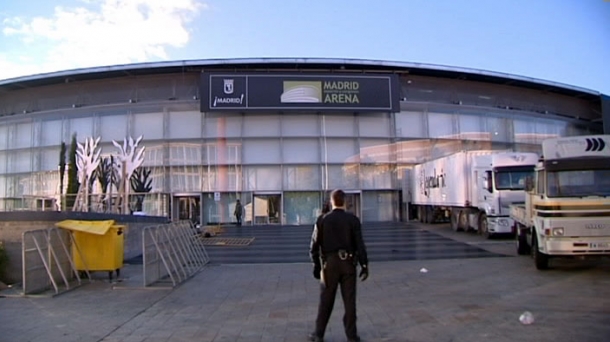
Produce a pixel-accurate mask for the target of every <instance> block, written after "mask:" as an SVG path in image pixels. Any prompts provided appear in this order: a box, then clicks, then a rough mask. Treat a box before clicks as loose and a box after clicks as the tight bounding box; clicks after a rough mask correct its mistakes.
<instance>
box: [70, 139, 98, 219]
mask: <svg viewBox="0 0 610 342" xmlns="http://www.w3.org/2000/svg"><path fill="white" fill-rule="evenodd" d="M99 142H100V137H98V138H97V139H95V140H94V139H93V138H86V139H85V143H84V144H81V143H78V142H77V149H76V168H77V175H78V182H79V183H80V184H81V185H80V188H79V189H78V193H77V195H76V199H75V201H74V209H73V210H78V209H80V210H83V211H87V210H88V209H89V180H90V179H91V176H92V175H93V173H94V172H95V170H96V169H97V167H98V165H99V164H100V160H101V158H100V155H101V153H102V150H101V149H100V148H98V146H97V145H98V143H99Z"/></svg>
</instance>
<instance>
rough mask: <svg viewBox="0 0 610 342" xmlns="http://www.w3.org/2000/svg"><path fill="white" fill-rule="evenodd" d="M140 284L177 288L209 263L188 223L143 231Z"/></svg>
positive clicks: (181, 222)
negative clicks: (162, 283)
mask: <svg viewBox="0 0 610 342" xmlns="http://www.w3.org/2000/svg"><path fill="white" fill-rule="evenodd" d="M142 259H143V263H142V264H143V283H144V284H143V285H144V286H145V287H146V286H151V285H153V284H155V283H158V282H171V284H172V286H176V285H178V284H180V283H181V282H183V281H185V280H187V279H188V278H190V277H192V276H193V275H194V274H195V273H197V272H199V271H200V270H201V269H202V268H203V267H204V266H205V265H206V264H207V263H208V262H209V261H210V258H209V257H208V254H207V251H206V250H205V247H204V246H203V245H202V244H201V243H199V237H198V234H197V233H196V230H195V229H194V227H193V226H192V223H191V222H190V221H179V222H172V223H169V224H162V225H156V226H151V227H146V228H144V229H143V230H142Z"/></svg>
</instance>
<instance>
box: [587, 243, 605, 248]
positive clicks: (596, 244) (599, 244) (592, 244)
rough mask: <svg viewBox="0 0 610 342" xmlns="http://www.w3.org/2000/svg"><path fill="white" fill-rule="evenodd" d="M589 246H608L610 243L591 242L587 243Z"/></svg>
mask: <svg viewBox="0 0 610 342" xmlns="http://www.w3.org/2000/svg"><path fill="white" fill-rule="evenodd" d="M589 246H591V248H608V247H610V243H608V242H591V243H590V244H589Z"/></svg>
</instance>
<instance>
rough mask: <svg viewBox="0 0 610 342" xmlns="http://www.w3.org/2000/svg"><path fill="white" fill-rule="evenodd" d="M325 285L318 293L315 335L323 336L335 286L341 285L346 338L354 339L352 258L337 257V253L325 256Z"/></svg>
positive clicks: (354, 275) (354, 301)
mask: <svg viewBox="0 0 610 342" xmlns="http://www.w3.org/2000/svg"><path fill="white" fill-rule="evenodd" d="M322 272H324V278H325V282H326V286H322V290H321V294H320V306H319V307H318V318H317V319H316V335H318V336H319V337H323V336H324V332H325V331H326V325H327V324H328V320H329V319H330V314H331V313H332V311H333V306H334V304H335V298H336V296H337V287H338V286H339V285H341V297H343V305H344V307H345V315H344V316H343V326H344V328H345V335H346V336H347V337H348V339H356V338H357V336H358V333H357V331H356V265H355V264H354V260H353V259H352V258H348V259H347V260H341V259H339V256H338V255H336V254H335V255H331V256H329V257H327V258H326V266H325V268H324V270H323V271H322Z"/></svg>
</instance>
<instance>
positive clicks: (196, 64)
mask: <svg viewBox="0 0 610 342" xmlns="http://www.w3.org/2000/svg"><path fill="white" fill-rule="evenodd" d="M265 64H269V65H282V64H285V65H298V66H302V67H304V68H306V67H307V66H308V65H327V66H329V67H330V66H335V67H340V66H351V67H356V68H357V67H374V68H387V69H396V71H397V72H398V71H401V70H409V69H417V70H427V71H431V72H438V73H443V72H444V73H447V74H455V73H458V74H466V75H470V76H472V78H473V79H476V78H477V77H480V78H495V79H504V80H507V81H518V82H525V83H528V84H530V85H533V86H535V85H539V86H540V87H553V88H558V89H563V90H567V91H572V92H578V93H584V94H589V95H595V96H599V95H601V94H600V92H598V91H594V90H591V89H586V88H581V87H576V86H572V85H567V84H563V83H559V82H553V81H547V80H541V79H536V78H532V77H526V76H518V75H512V74H508V73H501V72H494V71H487V70H478V69H470V68H462V67H452V66H444V65H436V64H425V63H413V62H396V61H381V60H369V59H350V58H228V59H195V60H182V61H166V62H148V63H134V64H122V65H112V66H100V67H91V68H82V69H73V70H64V71H57V72H50V73H43V74H36V75H30V76H22V77H15V78H9V79H5V80H0V87H2V86H10V85H12V84H17V83H19V84H23V83H31V84H36V83H38V82H37V81H43V80H45V79H49V78H68V77H76V76H79V75H87V74H104V73H116V72H126V73H127V74H129V72H130V71H140V72H145V71H146V70H151V71H152V70H155V69H174V68H202V69H205V68H206V67H210V68H218V67H222V66H223V65H226V66H231V67H234V66H236V65H244V66H261V65H265Z"/></svg>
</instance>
